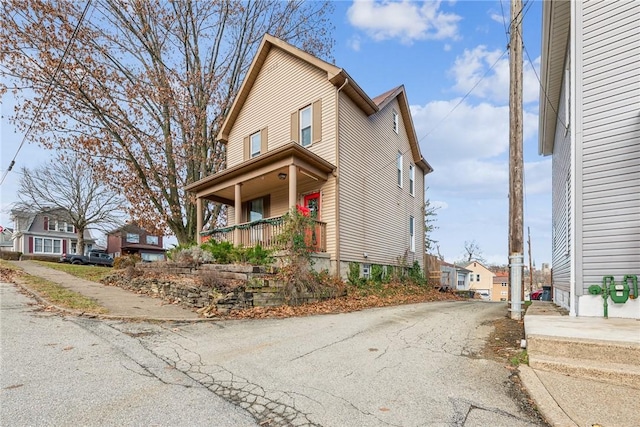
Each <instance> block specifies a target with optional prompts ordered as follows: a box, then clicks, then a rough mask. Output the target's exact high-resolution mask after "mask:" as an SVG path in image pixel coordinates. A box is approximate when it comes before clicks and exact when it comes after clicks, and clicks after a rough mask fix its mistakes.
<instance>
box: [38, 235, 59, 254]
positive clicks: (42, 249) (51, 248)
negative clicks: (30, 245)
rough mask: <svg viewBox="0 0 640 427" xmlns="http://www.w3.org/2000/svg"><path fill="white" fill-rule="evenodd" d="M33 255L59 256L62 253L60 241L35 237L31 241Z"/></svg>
mask: <svg viewBox="0 0 640 427" xmlns="http://www.w3.org/2000/svg"><path fill="white" fill-rule="evenodd" d="M33 242H34V251H33V252H34V253H39V254H61V253H62V240H60V239H48V238H43V237H36V238H34V239H33Z"/></svg>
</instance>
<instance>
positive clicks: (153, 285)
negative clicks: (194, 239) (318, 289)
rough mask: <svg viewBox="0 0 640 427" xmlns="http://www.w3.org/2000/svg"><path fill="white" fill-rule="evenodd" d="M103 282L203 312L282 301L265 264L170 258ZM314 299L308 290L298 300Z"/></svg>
mask: <svg viewBox="0 0 640 427" xmlns="http://www.w3.org/2000/svg"><path fill="white" fill-rule="evenodd" d="M103 282H104V283H105V284H108V285H115V286H119V287H122V288H124V289H129V290H132V291H135V292H140V293H143V294H146V295H150V296H153V297H156V298H161V299H163V300H165V301H167V302H170V303H174V304H176V303H177V304H181V305H184V306H186V307H189V308H196V309H198V311H199V312H200V313H201V314H203V315H204V316H207V315H213V313H216V312H217V313H226V312H228V311H230V310H238V309H243V308H249V307H273V306H280V305H283V304H285V301H284V298H283V296H282V292H281V289H282V285H281V283H279V282H278V280H277V278H276V271H275V270H274V269H273V268H268V269H267V268H265V267H256V266H245V265H219V264H203V265H201V266H199V267H197V268H193V267H188V266H180V265H176V264H175V263H172V262H154V263H138V264H137V265H136V267H135V269H133V268H129V269H124V270H116V271H114V273H113V274H111V275H110V276H108V277H107V278H106V279H104V280H103ZM316 300H317V299H316V298H315V297H314V296H313V295H311V294H309V295H303V297H302V298H301V299H299V302H311V301H316Z"/></svg>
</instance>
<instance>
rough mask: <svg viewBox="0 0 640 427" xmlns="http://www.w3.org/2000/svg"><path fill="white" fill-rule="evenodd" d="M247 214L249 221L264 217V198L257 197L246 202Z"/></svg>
mask: <svg viewBox="0 0 640 427" xmlns="http://www.w3.org/2000/svg"><path fill="white" fill-rule="evenodd" d="M247 216H248V218H247V220H248V221H249V222H251V221H257V220H259V219H262V218H264V199H262V198H259V199H255V200H251V201H250V202H248V209H247Z"/></svg>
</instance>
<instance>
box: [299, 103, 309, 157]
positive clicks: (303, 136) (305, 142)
mask: <svg viewBox="0 0 640 427" xmlns="http://www.w3.org/2000/svg"><path fill="white" fill-rule="evenodd" d="M311 122H312V120H311V105H309V106H308V107H305V108H303V109H302V110H300V145H302V146H303V147H307V146H309V145H311V135H312V133H311Z"/></svg>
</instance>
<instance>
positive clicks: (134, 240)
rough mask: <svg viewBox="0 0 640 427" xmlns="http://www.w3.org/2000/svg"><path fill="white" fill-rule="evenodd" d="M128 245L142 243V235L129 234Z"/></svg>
mask: <svg viewBox="0 0 640 427" xmlns="http://www.w3.org/2000/svg"><path fill="white" fill-rule="evenodd" d="M127 243H140V235H139V234H136V233H127Z"/></svg>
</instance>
